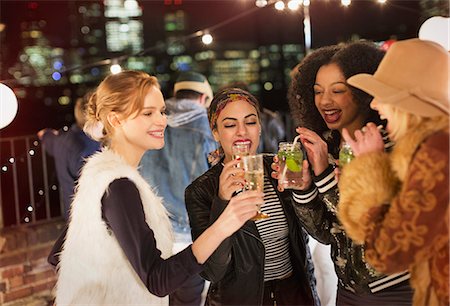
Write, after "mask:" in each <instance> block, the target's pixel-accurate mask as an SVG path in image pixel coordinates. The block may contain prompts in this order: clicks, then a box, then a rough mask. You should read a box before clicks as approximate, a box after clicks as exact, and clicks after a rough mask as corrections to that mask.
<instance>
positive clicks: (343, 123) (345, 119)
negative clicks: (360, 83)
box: [314, 64, 364, 132]
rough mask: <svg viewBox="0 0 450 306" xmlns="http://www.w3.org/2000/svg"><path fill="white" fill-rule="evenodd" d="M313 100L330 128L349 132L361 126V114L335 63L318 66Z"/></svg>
mask: <svg viewBox="0 0 450 306" xmlns="http://www.w3.org/2000/svg"><path fill="white" fill-rule="evenodd" d="M314 102H315V104H316V107H317V109H318V110H319V113H320V114H321V116H322V118H323V119H324V121H325V123H326V124H327V126H328V128H329V129H331V130H338V131H339V132H341V131H342V129H343V128H347V129H348V130H349V131H350V132H353V131H355V130H356V129H360V128H361V127H362V126H363V122H364V120H363V114H361V113H360V111H359V108H358V105H357V104H356V101H355V99H354V98H353V95H352V93H351V90H350V88H349V87H348V85H347V83H346V79H345V77H344V75H343V74H342V71H341V69H340V68H339V66H338V65H336V64H328V65H324V66H322V67H320V69H319V71H318V72H317V75H316V82H315V84H314Z"/></svg>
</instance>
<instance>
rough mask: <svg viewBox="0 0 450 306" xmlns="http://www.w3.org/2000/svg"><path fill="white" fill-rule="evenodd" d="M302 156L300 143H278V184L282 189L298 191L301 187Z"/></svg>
mask: <svg viewBox="0 0 450 306" xmlns="http://www.w3.org/2000/svg"><path fill="white" fill-rule="evenodd" d="M303 158H304V154H303V151H302V149H301V145H300V142H296V143H295V145H294V143H292V142H280V143H279V145H278V159H279V161H280V169H281V173H280V176H279V178H278V184H279V185H280V186H282V187H283V188H284V189H300V187H301V186H302V183H303V180H302V169H303Z"/></svg>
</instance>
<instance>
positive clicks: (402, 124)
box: [378, 104, 448, 141]
mask: <svg viewBox="0 0 450 306" xmlns="http://www.w3.org/2000/svg"><path fill="white" fill-rule="evenodd" d="M378 108H383V109H384V112H386V113H387V114H389V115H388V116H389V118H388V124H389V137H390V138H391V139H392V140H393V141H397V140H399V139H401V138H402V137H403V136H404V135H405V134H406V133H407V132H408V131H409V130H411V129H414V128H416V127H418V126H419V125H422V124H423V123H427V122H441V121H445V120H448V118H447V117H445V116H441V117H423V116H419V115H415V114H412V113H409V112H406V111H404V110H402V109H400V108H398V107H395V106H394V105H390V104H382V105H379V106H378Z"/></svg>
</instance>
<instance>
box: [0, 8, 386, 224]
mask: <svg viewBox="0 0 450 306" xmlns="http://www.w3.org/2000/svg"><path fill="white" fill-rule="evenodd" d="M312 1H320V0H312ZM336 1H338V0H336ZM339 1H340V2H341V5H342V6H344V7H347V6H349V5H350V4H351V2H352V1H351V0H339ZM374 1H376V2H378V3H379V4H380V5H384V4H386V2H387V0H374ZM310 4H311V0H284V1H282V0H255V7H253V8H251V9H249V10H246V11H243V12H241V13H240V14H237V15H234V16H233V17H231V18H228V19H226V20H223V21H221V22H219V23H217V24H215V25H212V26H210V27H208V28H205V29H202V30H198V31H195V32H194V33H191V34H189V35H186V36H183V37H180V38H178V39H176V40H175V41H174V42H180V41H187V40H191V39H198V38H200V39H201V41H202V43H203V44H205V45H210V44H212V43H213V41H214V38H213V35H212V33H214V31H217V30H218V29H220V28H222V27H224V26H226V25H228V24H230V23H231V22H234V21H237V20H239V19H241V18H243V17H245V16H248V15H250V14H253V13H254V12H256V11H257V10H260V9H262V8H268V7H274V8H275V9H276V10H278V11H283V10H285V9H286V8H287V9H288V10H290V11H297V10H299V9H301V8H302V9H303V17H304V19H306V17H308V18H309V16H307V14H309V11H308V7H309V6H310ZM305 22H306V21H304V27H305V31H306V30H307V29H306V27H308V24H306V23H305ZM308 30H309V31H310V24H309V29H308ZM305 34H306V32H305ZM306 36H307V35H305V38H306ZM172 43H173V42H172ZM307 43H308V42H307V41H305V44H307ZM162 48H167V45H166V44H162V45H161V44H157V45H155V46H151V47H149V48H146V49H144V50H142V51H140V52H138V53H135V54H129V55H121V56H119V57H115V58H107V59H103V60H100V61H96V62H92V63H88V64H83V65H78V66H73V67H70V68H67V69H65V70H62V71H60V72H61V73H62V74H64V73H65V74H67V73H70V72H72V71H78V70H83V69H87V68H91V67H98V66H104V65H111V66H110V71H111V73H119V72H120V71H122V68H121V66H120V64H119V63H120V62H122V61H124V60H126V59H128V58H130V57H139V56H143V55H146V54H149V53H151V52H154V51H156V50H158V49H162ZM19 80H20V78H19V79H11V80H3V81H1V83H8V82H18V81H19ZM68 129H69V127H67V126H64V127H63V129H62V130H63V131H68ZM27 137H31V136H27ZM3 141H8V140H3ZM9 141H11V142H12V141H13V140H12V139H10V140H9ZM32 145H33V147H32V148H29V149H27V150H26V151H24V152H22V153H21V154H18V155H15V154H10V155H11V156H9V157H7V158H6V160H5V161H2V162H1V168H0V174H2V175H4V174H8V173H9V172H10V171H13V172H14V171H15V169H14V167H15V166H16V163H17V162H18V161H22V162H24V161H25V160H28V161H27V162H31V160H30V159H33V158H34V157H35V156H36V150H38V149H39V146H40V145H41V143H40V142H39V141H38V140H33V142H32ZM11 146H13V145H12V144H11ZM42 154H45V153H44V152H42ZM12 155H14V156H12ZM15 179H17V178H15ZM49 188H50V189H51V190H54V191H55V190H57V188H58V187H57V185H56V184H51V186H50V187H49ZM44 193H45V191H44V190H43V189H39V190H38V191H37V194H38V195H40V196H43V195H44ZM33 205H34V206H36V203H34V204H33V203H30V204H28V205H25V206H26V207H25V212H23V213H22V214H21V216H20V220H21V222H25V223H28V222H31V221H33V220H32V219H34V211H35V209H36V207H34V206H33ZM30 214H32V218H30Z"/></svg>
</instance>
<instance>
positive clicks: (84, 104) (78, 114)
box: [74, 90, 94, 129]
mask: <svg viewBox="0 0 450 306" xmlns="http://www.w3.org/2000/svg"><path fill="white" fill-rule="evenodd" d="M93 93H94V90H89V91H88V92H86V93H85V94H84V96H83V97H81V98H78V99H77V100H76V101H75V108H74V115H75V122H76V123H77V125H78V127H79V128H80V129H83V127H84V124H85V123H86V120H87V118H86V116H87V108H88V103H89V99H90V98H91V96H92V94H93Z"/></svg>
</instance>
